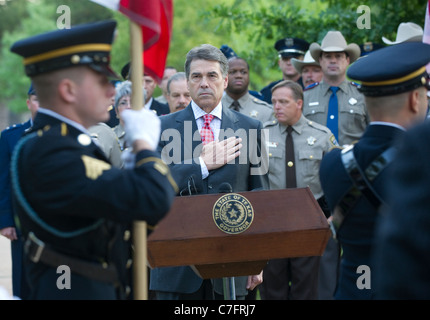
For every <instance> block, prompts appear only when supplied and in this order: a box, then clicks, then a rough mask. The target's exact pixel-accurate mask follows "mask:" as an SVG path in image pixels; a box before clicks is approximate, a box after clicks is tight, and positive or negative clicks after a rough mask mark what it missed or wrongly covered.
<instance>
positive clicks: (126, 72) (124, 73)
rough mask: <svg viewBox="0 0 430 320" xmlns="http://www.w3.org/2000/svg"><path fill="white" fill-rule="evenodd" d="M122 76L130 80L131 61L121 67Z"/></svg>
mask: <svg viewBox="0 0 430 320" xmlns="http://www.w3.org/2000/svg"><path fill="white" fill-rule="evenodd" d="M121 76H122V78H123V79H124V80H128V79H129V78H130V62H127V63H126V64H125V65H124V66H123V67H122V68H121Z"/></svg>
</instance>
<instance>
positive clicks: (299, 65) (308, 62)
mask: <svg viewBox="0 0 430 320" xmlns="http://www.w3.org/2000/svg"><path fill="white" fill-rule="evenodd" d="M291 63H292V64H293V66H294V68H296V70H297V72H298V73H302V69H303V67H304V66H317V67H319V66H320V64H319V63H318V62H316V61H315V60H314V58H312V56H311V53H310V51H309V50H308V51H306V54H305V57H304V59H303V61H302V60H299V59H296V58H293V59H291Z"/></svg>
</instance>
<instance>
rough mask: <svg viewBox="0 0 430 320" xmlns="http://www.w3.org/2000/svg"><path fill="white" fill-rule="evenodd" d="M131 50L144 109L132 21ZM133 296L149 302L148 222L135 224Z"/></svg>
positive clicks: (135, 97)
mask: <svg viewBox="0 0 430 320" xmlns="http://www.w3.org/2000/svg"><path fill="white" fill-rule="evenodd" d="M130 50H131V52H130V53H131V63H130V71H131V70H133V72H131V83H132V89H131V94H132V95H131V105H132V108H133V109H135V110H139V109H141V108H142V107H143V104H144V101H143V86H142V85H143V83H142V77H143V37H142V29H141V27H140V26H139V25H138V24H137V23H135V22H133V21H132V20H130ZM133 245H134V252H133V255H134V257H133V294H134V299H135V300H148V275H147V273H148V272H147V270H148V269H147V264H146V261H147V245H146V222H145V221H134V223H133Z"/></svg>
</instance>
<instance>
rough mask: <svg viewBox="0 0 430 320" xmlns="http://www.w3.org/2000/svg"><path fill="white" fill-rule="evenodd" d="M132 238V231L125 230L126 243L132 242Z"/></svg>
mask: <svg viewBox="0 0 430 320" xmlns="http://www.w3.org/2000/svg"><path fill="white" fill-rule="evenodd" d="M130 236H131V233H130V230H125V232H124V241H128V240H130Z"/></svg>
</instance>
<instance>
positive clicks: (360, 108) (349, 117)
mask: <svg viewBox="0 0 430 320" xmlns="http://www.w3.org/2000/svg"><path fill="white" fill-rule="evenodd" d="M331 93H332V92H331V90H330V86H329V85H328V84H326V83H324V81H323V82H320V83H319V84H318V85H315V86H313V87H311V88H309V89H307V90H305V92H304V102H303V115H304V116H305V117H306V118H307V119H309V120H312V121H315V122H317V123H319V124H322V125H323V126H325V125H327V112H328V102H329V100H330V96H331ZM337 98H338V106H339V108H338V110H339V129H338V131H339V137H338V142H339V144H340V145H345V144H352V143H354V142H356V141H357V140H358V139H360V137H361V135H362V134H363V132H364V130H365V129H366V127H367V125H368V124H369V116H368V114H367V110H366V105H365V102H364V96H363V94H362V93H361V92H359V91H358V89H357V87H356V86H355V85H354V84H352V83H351V82H348V81H346V80H345V81H343V82H342V83H341V84H340V86H339V90H338V91H337Z"/></svg>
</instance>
